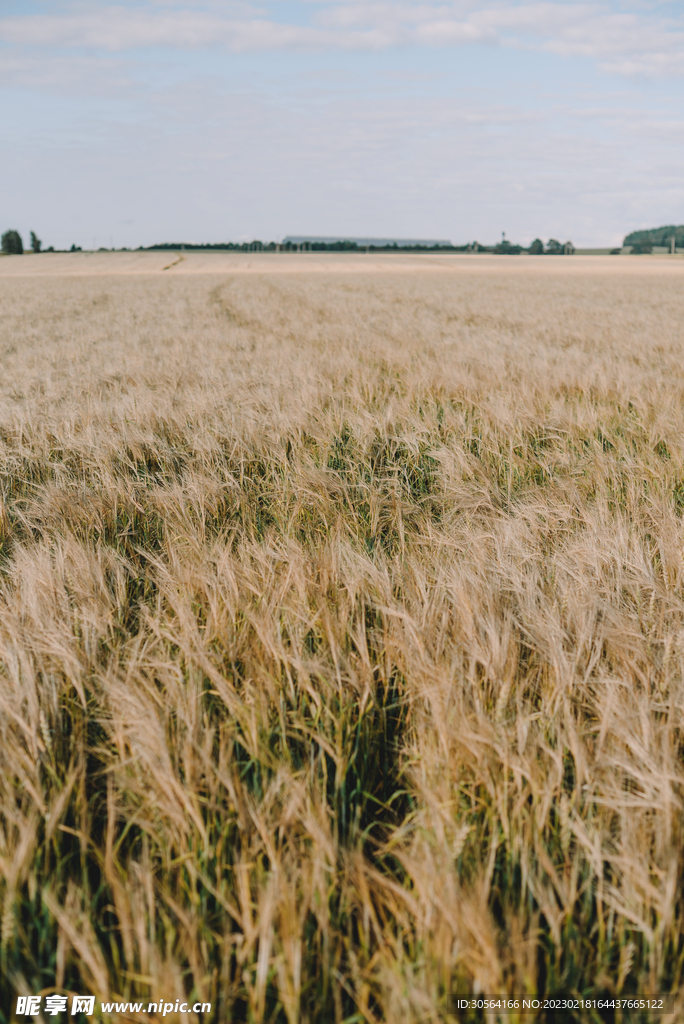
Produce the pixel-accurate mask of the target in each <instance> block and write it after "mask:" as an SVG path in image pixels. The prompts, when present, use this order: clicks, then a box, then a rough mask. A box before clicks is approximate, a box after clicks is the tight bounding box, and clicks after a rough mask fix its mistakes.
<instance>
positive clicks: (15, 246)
mask: <svg viewBox="0 0 684 1024" xmlns="http://www.w3.org/2000/svg"><path fill="white" fill-rule="evenodd" d="M658 230H662V231H666V230H674V229H669V228H667V229H666V228H662V229H658ZM677 230H681V232H682V237H683V239H684V227H682V228H681V229H677ZM633 234H634V235H638V234H647V232H633ZM627 237H628V238H631V237H632V236H630V235H628V236H627ZM628 244H630V243H628V242H627V240H625V245H628ZM657 244H660V243H657ZM677 244H679V243H677ZM42 246H43V243H42V242H41V240H40V238H38V236H37V235H36V233H35V231H32V232H31V252H43V251H44V252H54V251H55V250H54V247H53V246H50V247H49V248H48V249H45V250H43V248H42ZM179 249H180V250H184V249H187V250H190V251H193V250H195V251H196V250H227V251H229V252H276V251H278V252H295V251H298V252H301V251H305V252H435V253H438V252H489V253H496V254H498V255H503V256H518V255H520V254H521V253H528V254H529V255H531V256H561V255H567V254H571V253H573V252H574V251H575V249H574V246H573V244H572V242H559V241H558V239H556V238H550V239H549V240H548V242H547V243H546V245H544V243H543V242H542V240H541V239H540V238H535V240H534V241H533V242H532V244H531V245H529V246H528V247H527V248H525V247H524V246H522V245H514V244H513V243H511V242H509V241H508V239H506V238H504V239H503V240H502V241H501V242H499V243H498V245H481V244H480V243H479V242H468V243H467V244H466V245H435V246H424V245H411V246H398V245H396V244H394V245H383V246H379V245H377V246H376V245H368V246H359V245H358V244H357V243H356V242H350V241H338V242H313V241H312V242H302V243H300V244H296V243H293V242H286V243H284V244H277V243H276V242H261V241H258V240H255V241H253V242H237V243H236V242H224V243H215V244H204V245H197V244H193V243H191V242H163V243H161V244H159V245H150V246H147V247H146V249H143V246H142V245H141V246H139V249H138V251H139V252H140V251H147V252H150V251H160V250H161V251H164V250H179ZM69 251H70V252H81V247H80V246H78V245H72V246H71V249H70V250H69ZM100 251H101V252H108V251H109V250H100ZM126 251H128V250H126ZM2 252H3V253H4V254H5V255H7V256H20V255H21V254H22V253H23V252H24V243H23V240H22V237H21V235H20V234H19V232H18V231H16V230H15V229H14V228H11V229H10V230H9V231H5V233H4V235H3V236H2Z"/></svg>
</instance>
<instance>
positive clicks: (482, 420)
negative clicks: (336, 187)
mask: <svg viewBox="0 0 684 1024" xmlns="http://www.w3.org/2000/svg"><path fill="white" fill-rule="evenodd" d="M176 259H177V256H176V255H175V254H173V253H142V254H140V253H130V254H106V253H99V254H93V255H89V254H85V253H84V254H74V255H59V254H55V255H45V256H33V255H31V256H23V257H7V258H4V259H0V304H1V310H2V315H1V318H0V356H1V364H0V365H2V374H1V375H0V912H1V914H2V917H1V922H0V929H1V931H0V1022H3V1024H4V1022H8V1021H9V1020H10V1019H12V1018H13V1007H14V998H15V996H16V995H17V993H18V994H27V993H28V994H30V993H38V992H40V991H42V992H45V993H48V992H50V991H57V992H64V993H65V994H66V993H67V992H69V993H71V992H77V993H81V994H86V993H89V992H90V993H92V994H94V995H96V996H97V999H98V1001H99V1000H102V999H118V1000H137V999H140V1000H144V1001H145V1003H146V1002H147V1001H148V999H149V1000H152V999H155V998H164V999H166V1000H171V1001H175V1000H176V999H178V1000H181V1001H183V1000H186V999H187V1000H189V1001H191V1002H194V1001H195V1000H200V1001H206V1002H211V1003H212V1007H213V1009H212V1012H211V1014H210V1015H209V1016H208V1017H207V1016H206V1015H205V1019H209V1020H212V1021H216V1022H221V1024H224V1022H230V1021H234V1022H241V1021H249V1022H254V1024H256V1022H259V1024H266V1022H271V1024H299V1022H302V1024H305V1022H307V1024H314V1022H315V1024H328V1022H335V1024H342V1022H346V1024H357V1022H358V1024H361V1022H367V1024H379V1022H389V1024H398V1022H402V1024H404V1022H410V1024H413V1022H415V1024H418V1022H432V1024H434V1022H438V1021H439V1022H443V1021H444V1022H445V1021H447V1020H449V1019H451V1020H454V1019H455V1018H453V1017H452V1018H449V1017H448V1016H447V998H448V994H449V992H460V993H473V992H476V993H485V994H497V993H498V994H505V993H514V992H515V993H522V992H530V993H536V992H540V991H544V992H546V993H547V994H557V993H575V994H579V993H582V994H585V995H591V994H592V993H602V994H603V993H606V992H612V993H623V994H626V993H635V992H638V993H640V994H643V993H651V994H654V993H658V992H671V993H675V995H676V1005H677V1013H676V1015H675V1016H674V1017H660V1018H658V1019H659V1020H661V1021H663V1022H667V1021H670V1020H681V1019H682V1017H683V1016H684V980H683V979H682V967H683V965H684V898H683V892H684V888H683V880H684V879H683V876H684V829H683V809H682V808H683V805H682V799H683V796H684V763H683V755H684V591H683V586H684V525H683V522H682V515H683V513H684V328H683V326H682V325H683V324H684V263H681V262H679V261H676V260H672V261H665V260H652V259H649V258H648V257H646V258H643V259H642V258H640V257H632V258H630V259H624V260H623V259H618V258H616V257H579V256H577V257H567V258H560V257H559V258H558V259H553V258H550V257H541V258H534V257H529V258H520V259H517V260H515V259H511V258H506V257H502V258H497V257H482V256H477V257H453V256H418V257H415V256H406V257H403V256H388V257H383V256H372V255H371V256H366V255H352V256H338V255H313V254H302V255H261V254H238V255H230V254H203V253H202V254H198V253H188V254H185V258H184V259H183V260H182V261H181V262H178V263H176V264H175V265H174V266H170V264H172V263H173V262H174V261H175V260H176ZM165 267H168V268H169V269H166V270H165V269H163V268H165ZM22 1019H23V1018H22ZM27 1019H28V1018H27ZM36 1019H37V1018H36ZM45 1019H46V1020H53V1019H67V1018H66V1017H64V1018H53V1017H46V1018H45ZM68 1019H72V1018H71V1017H69V1018H68ZM74 1019H76V1018H74ZM119 1019H121V1020H124V1019H129V1020H130V1019H140V1020H145V1019H149V1018H147V1017H146V1016H145V1015H144V1014H143V1015H137V1016H135V1015H134V1017H133V1018H131V1017H130V1016H129V1017H124V1016H120V1017H119ZM159 1019H161V1017H160V1018H159ZM460 1019H462V1020H472V1021H475V1020H481V1019H483V1018H482V1017H479V1016H477V1014H473V1015H472V1016H470V1017H467V1016H463V1017H462V1018H460ZM488 1019H490V1020H497V1019H501V1020H508V1021H509V1022H510V1024H516V1021H518V1020H527V1021H529V1020H533V1019H535V1018H530V1017H525V1018H522V1017H519V1018H518V1017H516V1016H515V1015H513V1016H509V1017H501V1018H498V1017H495V1016H494V1017H493V1016H490V1017H489V1018H488ZM536 1019H537V1020H542V1021H543V1020H545V1019H548V1020H552V1019H553V1018H552V1017H551V1016H549V1017H548V1018H544V1017H543V1016H542V1017H539V1018H536ZM557 1019H558V1018H557ZM563 1019H564V1020H565V1021H568V1022H569V1021H597V1020H601V1019H605V1020H607V1021H608V1020H611V1021H612V1020H615V1021H619V1020H621V1019H623V1018H620V1017H619V1015H618V1016H615V1017H612V1016H610V1015H606V1014H604V1015H603V1017H601V1016H600V1015H597V1014H596V1013H594V1014H593V1015H592V1013H589V1012H587V1013H585V1014H582V1013H580V1012H577V1013H575V1014H574V1015H573V1014H570V1015H568V1016H566V1017H565V1018H563ZM627 1019H629V1018H627V1017H625V1018H624V1020H627ZM631 1019H632V1020H634V1021H636V1020H639V1021H642V1020H644V1021H646V1020H648V1019H649V1018H648V1016H643V1015H642V1016H633V1017H632V1018H631ZM84 1020H85V1018H84ZM164 1020H165V1021H168V1022H171V1021H174V1022H175V1021H180V1020H184V1021H186V1022H188V1021H197V1020H198V1017H196V1016H194V1015H192V1014H189V1015H186V1016H184V1017H181V1016H178V1015H174V1014H173V1013H171V1014H167V1016H166V1017H164Z"/></svg>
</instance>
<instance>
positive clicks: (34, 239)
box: [31, 231, 43, 252]
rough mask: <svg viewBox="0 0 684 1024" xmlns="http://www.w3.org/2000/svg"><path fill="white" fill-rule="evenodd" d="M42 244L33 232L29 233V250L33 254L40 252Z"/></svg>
mask: <svg viewBox="0 0 684 1024" xmlns="http://www.w3.org/2000/svg"><path fill="white" fill-rule="evenodd" d="M42 244H43V243H42V242H41V240H40V238H39V237H38V235H37V234H36V233H35V231H32V232H31V249H32V250H33V252H40V247H41V245H42Z"/></svg>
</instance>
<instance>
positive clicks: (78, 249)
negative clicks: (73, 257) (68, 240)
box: [69, 244, 82, 252]
mask: <svg viewBox="0 0 684 1024" xmlns="http://www.w3.org/2000/svg"><path fill="white" fill-rule="evenodd" d="M81 251H82V250H81V246H80V245H73V244H72V246H71V249H69V252H81Z"/></svg>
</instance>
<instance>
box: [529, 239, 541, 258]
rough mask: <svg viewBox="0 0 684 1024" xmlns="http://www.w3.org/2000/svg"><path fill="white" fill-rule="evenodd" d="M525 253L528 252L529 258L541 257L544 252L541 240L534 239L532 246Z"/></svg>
mask: <svg viewBox="0 0 684 1024" xmlns="http://www.w3.org/2000/svg"><path fill="white" fill-rule="evenodd" d="M527 251H528V252H529V254H530V256H541V255H542V254H543V252H544V243H543V242H542V240H541V238H535V240H534V242H532V245H531V246H530V247H529V249H528V250H527Z"/></svg>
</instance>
